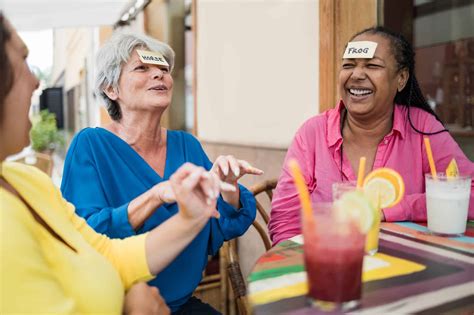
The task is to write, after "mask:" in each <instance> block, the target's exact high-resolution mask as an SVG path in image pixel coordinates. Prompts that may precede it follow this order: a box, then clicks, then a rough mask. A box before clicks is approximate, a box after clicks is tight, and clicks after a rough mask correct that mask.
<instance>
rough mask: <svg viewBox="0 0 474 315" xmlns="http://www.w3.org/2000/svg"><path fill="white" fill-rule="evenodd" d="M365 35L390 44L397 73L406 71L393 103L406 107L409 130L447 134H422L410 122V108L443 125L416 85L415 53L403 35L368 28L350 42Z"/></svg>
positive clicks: (385, 29) (376, 28) (382, 28)
mask: <svg viewBox="0 0 474 315" xmlns="http://www.w3.org/2000/svg"><path fill="white" fill-rule="evenodd" d="M365 33H369V34H377V35H380V36H383V37H385V38H387V39H388V40H389V41H390V43H391V46H392V47H391V48H392V52H393V55H394V57H395V61H396V62H397V71H400V70H402V69H407V70H408V74H409V76H408V82H407V84H406V85H405V88H404V89H403V90H401V91H397V94H396V95H395V100H394V101H395V103H396V104H400V105H403V106H406V107H407V109H408V121H409V123H410V126H411V128H412V129H413V130H415V131H416V132H418V133H420V134H423V135H435V134H438V133H441V132H447V131H448V129H442V130H438V131H435V132H423V131H421V130H418V129H417V128H416V127H415V126H414V125H413V123H412V121H411V117H410V107H418V108H420V109H422V110H424V111H425V112H428V113H430V114H431V115H433V116H434V117H435V118H436V119H437V120H438V121H439V122H440V123H441V124H443V122H442V121H441V119H440V118H439V117H438V115H436V113H435V112H434V111H433V110H432V109H431V107H430V105H429V104H428V103H427V102H426V99H425V97H424V96H423V93H422V92H421V89H420V85H419V84H418V80H417V79H416V77H415V52H414V51H413V47H412V46H411V45H410V43H409V42H408V41H407V40H406V39H405V38H404V37H403V35H401V34H398V33H395V32H393V31H391V30H389V29H387V28H385V27H383V26H376V27H370V28H367V29H365V30H363V31H360V32H359V33H357V34H355V35H354V36H352V38H351V40H353V39H354V38H355V37H357V36H359V35H362V34H365ZM407 87H408V88H407Z"/></svg>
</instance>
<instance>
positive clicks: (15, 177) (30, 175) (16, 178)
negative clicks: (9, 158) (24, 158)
mask: <svg viewBox="0 0 474 315" xmlns="http://www.w3.org/2000/svg"><path fill="white" fill-rule="evenodd" d="M2 174H3V175H4V176H5V178H6V179H7V180H8V181H9V182H10V183H12V184H13V183H14V184H13V185H14V186H17V185H18V186H21V187H22V188H24V187H30V186H31V187H37V186H38V185H41V187H44V188H46V187H48V186H49V185H53V184H52V182H51V178H50V177H49V176H48V175H46V174H45V173H44V172H42V171H40V170H39V169H38V168H36V167H34V166H31V165H26V164H23V163H17V162H4V163H2Z"/></svg>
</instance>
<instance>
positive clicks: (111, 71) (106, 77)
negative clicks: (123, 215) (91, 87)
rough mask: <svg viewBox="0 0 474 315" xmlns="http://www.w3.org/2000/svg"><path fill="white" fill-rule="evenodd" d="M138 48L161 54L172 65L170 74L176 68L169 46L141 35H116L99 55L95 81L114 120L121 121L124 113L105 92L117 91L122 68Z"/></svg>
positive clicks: (96, 89) (97, 93)
mask: <svg viewBox="0 0 474 315" xmlns="http://www.w3.org/2000/svg"><path fill="white" fill-rule="evenodd" d="M137 47H138V48H145V49H149V50H151V51H157V52H160V53H161V54H162V55H163V56H164V57H165V59H166V61H167V62H168V64H169V65H170V72H171V71H172V70H173V67H174V55H175V54H174V51H173V49H172V48H171V47H170V46H168V45H167V44H165V43H163V42H160V41H158V40H156V39H154V38H151V37H149V36H146V35H141V34H132V33H122V32H119V33H116V34H114V35H113V36H112V37H111V38H110V39H109V40H108V41H107V42H106V43H105V44H104V45H103V46H102V47H101V48H100V49H99V51H98V53H97V58H96V69H97V73H96V79H95V93H96V95H97V96H99V97H100V98H102V100H103V101H104V102H105V107H106V109H107V112H108V113H109V115H110V117H111V118H112V119H113V120H120V119H121V118H122V111H121V110H120V106H119V104H118V103H117V102H115V101H113V100H111V99H110V98H109V97H108V96H107V95H106V94H105V93H104V91H105V90H106V89H108V88H110V87H112V88H113V89H114V90H115V91H117V89H118V81H119V79H120V74H121V72H122V66H123V65H124V64H125V63H126V62H127V61H128V60H129V59H130V55H131V54H132V51H133V50H134V49H135V48H137Z"/></svg>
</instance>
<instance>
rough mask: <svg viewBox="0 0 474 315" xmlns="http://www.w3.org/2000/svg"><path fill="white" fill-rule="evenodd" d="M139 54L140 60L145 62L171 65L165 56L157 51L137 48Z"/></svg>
mask: <svg viewBox="0 0 474 315" xmlns="http://www.w3.org/2000/svg"><path fill="white" fill-rule="evenodd" d="M137 53H138V56H139V57H140V61H141V62H143V63H150V64H153V65H160V66H166V67H169V66H170V65H169V64H168V62H167V61H166V59H165V57H163V55H162V54H160V53H159V52H157V51H148V50H140V49H137Z"/></svg>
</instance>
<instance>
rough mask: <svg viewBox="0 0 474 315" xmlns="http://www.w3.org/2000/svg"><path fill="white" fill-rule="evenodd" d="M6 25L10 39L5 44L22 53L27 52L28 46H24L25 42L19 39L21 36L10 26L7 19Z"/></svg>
mask: <svg viewBox="0 0 474 315" xmlns="http://www.w3.org/2000/svg"><path fill="white" fill-rule="evenodd" d="M5 24H6V27H7V29H8V31H9V32H10V40H9V41H8V42H7V45H9V46H10V47H11V48H13V50H14V51H15V52H18V53H21V54H24V53H28V48H27V47H26V44H25V42H24V41H23V40H22V39H21V37H20V36H19V35H18V33H17V31H16V30H15V29H14V28H13V27H12V25H11V24H10V22H9V21H8V20H5Z"/></svg>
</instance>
